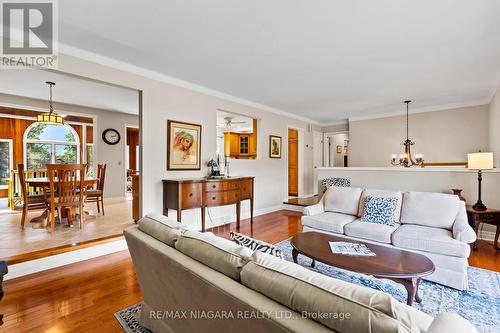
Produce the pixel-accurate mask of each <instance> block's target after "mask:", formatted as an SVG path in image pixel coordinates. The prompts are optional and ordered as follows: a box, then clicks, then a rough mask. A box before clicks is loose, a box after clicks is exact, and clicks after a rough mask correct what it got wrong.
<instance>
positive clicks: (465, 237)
mask: <svg viewBox="0 0 500 333" xmlns="http://www.w3.org/2000/svg"><path fill="white" fill-rule="evenodd" d="M452 232H453V238H455V239H456V240H458V241H460V242H463V243H467V244H470V243H473V242H475V241H476V233H475V232H474V229H472V227H471V226H470V225H469V221H468V219H467V210H466V209H465V202H463V201H462V202H461V206H460V209H459V210H458V214H457V218H456V219H455V222H454V223H453V230H452Z"/></svg>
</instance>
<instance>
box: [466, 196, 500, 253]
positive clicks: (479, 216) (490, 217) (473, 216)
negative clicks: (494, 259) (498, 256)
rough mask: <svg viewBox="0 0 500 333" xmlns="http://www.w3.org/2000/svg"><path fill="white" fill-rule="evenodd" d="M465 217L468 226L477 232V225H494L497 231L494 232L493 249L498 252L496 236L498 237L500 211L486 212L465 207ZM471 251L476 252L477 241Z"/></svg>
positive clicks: (472, 207) (488, 210) (499, 231)
mask: <svg viewBox="0 0 500 333" xmlns="http://www.w3.org/2000/svg"><path fill="white" fill-rule="evenodd" d="M467 217H468V219H469V224H470V226H471V227H472V229H474V231H475V232H476V235H477V232H478V230H479V225H480V224H481V223H487V224H491V225H496V227H497V230H496V232H495V243H494V246H495V249H497V250H500V247H499V246H498V236H499V235H500V210H498V209H492V208H487V209H486V210H477V209H474V206H470V205H467ZM472 249H473V250H477V240H476V241H475V242H474V244H473V247H472Z"/></svg>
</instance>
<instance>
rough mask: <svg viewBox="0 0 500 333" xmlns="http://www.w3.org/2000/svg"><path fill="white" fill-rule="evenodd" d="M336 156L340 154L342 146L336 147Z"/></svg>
mask: <svg viewBox="0 0 500 333" xmlns="http://www.w3.org/2000/svg"><path fill="white" fill-rule="evenodd" d="M337 154H342V146H341V145H338V146H337Z"/></svg>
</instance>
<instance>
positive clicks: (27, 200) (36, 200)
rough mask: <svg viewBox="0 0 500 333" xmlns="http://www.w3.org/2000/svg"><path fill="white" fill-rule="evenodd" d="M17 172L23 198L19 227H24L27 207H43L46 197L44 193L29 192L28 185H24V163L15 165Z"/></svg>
mask: <svg viewBox="0 0 500 333" xmlns="http://www.w3.org/2000/svg"><path fill="white" fill-rule="evenodd" d="M17 173H18V175H19V184H20V185H21V197H22V199H23V215H22V217H21V229H24V225H25V222H26V217H27V216H28V209H30V207H31V208H45V207H46V200H45V199H46V197H45V194H29V192H28V186H27V185H26V170H25V169H24V164H18V165H17Z"/></svg>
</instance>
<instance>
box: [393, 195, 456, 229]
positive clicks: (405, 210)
mask: <svg viewBox="0 0 500 333" xmlns="http://www.w3.org/2000/svg"><path fill="white" fill-rule="evenodd" d="M459 207H460V199H459V198H458V196H456V195H454V194H444V193H431V192H406V193H404V194H403V207H402V209H401V223H403V224H416V225H423V226H428V227H435V228H444V229H448V230H451V229H452V227H453V222H454V221H455V218H456V217H457V214H458V209H459Z"/></svg>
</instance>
